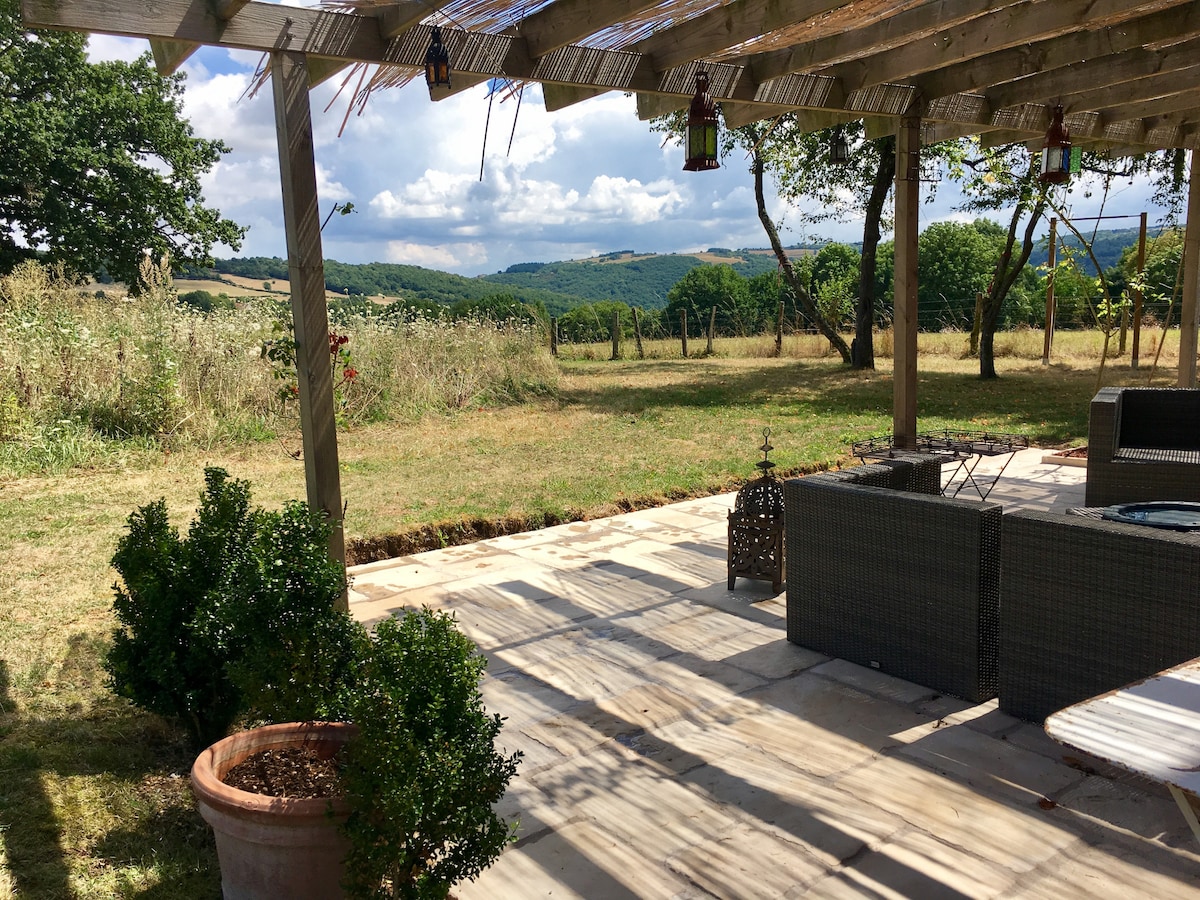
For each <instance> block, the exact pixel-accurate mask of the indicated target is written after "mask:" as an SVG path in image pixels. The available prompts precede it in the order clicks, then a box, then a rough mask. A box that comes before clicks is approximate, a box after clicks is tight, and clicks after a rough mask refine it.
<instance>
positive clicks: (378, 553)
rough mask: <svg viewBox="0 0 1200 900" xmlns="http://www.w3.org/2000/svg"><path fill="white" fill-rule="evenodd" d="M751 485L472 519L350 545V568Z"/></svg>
mask: <svg viewBox="0 0 1200 900" xmlns="http://www.w3.org/2000/svg"><path fill="white" fill-rule="evenodd" d="M825 468H826V467H825V466H818V465H812V466H793V467H792V468H789V469H783V470H781V471H780V472H779V473H778V475H779V477H781V478H799V477H801V476H803V475H811V474H812V473H814V472H820V471H823V470H824V469H825ZM749 480H750V479H749V478H730V479H728V481H726V482H722V483H720V484H714V485H711V486H706V487H703V488H695V489H693V490H671V491H667V492H666V493H664V494H659V495H657V496H651V495H646V496H642V497H621V498H619V499H617V500H615V501H613V502H612V503H611V504H608V505H605V506H602V507H598V508H595V509H590V510H566V511H564V512H563V513H562V514H557V513H542V514H540V515H529V516H499V517H497V518H494V519H488V518H484V517H482V516H471V517H467V518H463V519H458V520H447V521H444V522H436V523H430V524H426V525H414V526H412V527H410V528H407V529H404V530H403V531H398V532H394V533H392V534H384V535H378V536H376V537H369V538H353V539H351V540H348V541H347V542H346V564H347V565H350V566H356V565H362V564H364V563H369V562H379V561H381V560H385V559H392V558H394V557H397V556H409V555H411V554H413V553H422V552H424V551H426V550H440V549H441V548H443V547H457V546H460V545H462V544H473V543H475V542H476V541H482V540H487V539H488V538H495V537H504V536H505V535H510V534H522V533H524V532H527V531H537V530H539V529H542V528H552V527H554V526H555V525H566V524H568V523H570V522H586V521H588V520H590V519H600V518H605V517H607V516H612V515H616V514H617V513H626V512H635V511H637V510H639V509H655V508H657V507H659V506H666V505H668V504H670V503H678V502H680V501H681V500H693V499H696V498H699V497H711V496H714V495H716V494H725V493H729V492H731V491H736V490H738V489H739V488H740V487H742V485H744V484H746V482H747V481H749Z"/></svg>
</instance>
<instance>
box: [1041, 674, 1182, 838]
mask: <svg viewBox="0 0 1200 900" xmlns="http://www.w3.org/2000/svg"><path fill="white" fill-rule="evenodd" d="M1045 728H1046V733H1047V734H1048V735H1050V737H1052V738H1054V740H1056V741H1058V742H1059V743H1060V744H1064V745H1066V746H1068V747H1073V748H1075V749H1076V750H1081V751H1083V752H1084V753H1088V754H1091V755H1092V756H1095V757H1097V758H1099V759H1101V760H1104V761H1105V762H1108V763H1111V764H1112V765H1114V766H1118V767H1120V768H1122V769H1125V770H1127V771H1130V772H1134V773H1136V774H1138V775H1141V776H1143V777H1145V778H1149V779H1150V780H1152V781H1155V782H1158V783H1159V784H1164V785H1166V786H1167V789H1168V790H1169V791H1170V792H1171V796H1172V797H1174V798H1175V802H1176V803H1177V804H1178V806H1179V809H1180V811H1181V812H1182V813H1183V817H1184V818H1185V819H1186V820H1187V823H1188V825H1189V826H1190V827H1191V829H1192V834H1194V835H1195V836H1196V840H1197V841H1200V821H1198V820H1197V817H1196V808H1195V807H1194V806H1193V802H1195V801H1196V798H1197V796H1200V658H1198V659H1193V660H1191V661H1190V662H1186V663H1183V664H1182V665H1179V666H1175V667H1174V668H1171V669H1167V670H1165V671H1163V672H1159V673H1158V674H1157V675H1152V676H1151V677H1149V678H1146V679H1143V680H1142V681H1137V682H1134V683H1133V684H1129V685H1126V686H1125V687H1123V688H1118V689H1117V690H1115V691H1109V692H1108V693H1107V694H1101V695H1100V696H1098V697H1092V698H1091V699H1090V700H1084V701H1083V702H1082V703H1076V704H1075V705H1074V706H1068V707H1067V708H1066V709H1063V710H1060V711H1058V712H1056V713H1054V714H1052V715H1051V716H1049V717H1048V718H1047V719H1046V724H1045Z"/></svg>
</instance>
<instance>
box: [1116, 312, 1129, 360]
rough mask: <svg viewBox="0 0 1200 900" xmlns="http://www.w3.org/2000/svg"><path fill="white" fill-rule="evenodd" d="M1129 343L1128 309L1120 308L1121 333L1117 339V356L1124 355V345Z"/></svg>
mask: <svg viewBox="0 0 1200 900" xmlns="http://www.w3.org/2000/svg"><path fill="white" fill-rule="evenodd" d="M1128 341H1129V307H1128V306H1125V305H1123V304H1122V306H1121V333H1120V335H1119V336H1118V337H1117V356H1124V355H1125V345H1126V344H1127V343H1128Z"/></svg>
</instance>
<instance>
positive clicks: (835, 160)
mask: <svg viewBox="0 0 1200 900" xmlns="http://www.w3.org/2000/svg"><path fill="white" fill-rule="evenodd" d="M829 162H830V163H831V164H832V165H835V166H844V165H845V164H846V163H848V162H850V144H849V143H847V141H846V135H844V134H842V126H841V125H838V126H836V127H835V128H834V129H833V136H832V137H830V138H829Z"/></svg>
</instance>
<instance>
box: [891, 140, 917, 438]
mask: <svg viewBox="0 0 1200 900" xmlns="http://www.w3.org/2000/svg"><path fill="white" fill-rule="evenodd" d="M920 157H921V120H920V118H918V117H916V116H905V117H903V118H901V119H900V127H899V130H898V132H897V135H896V238H895V247H896V271H895V321H894V324H893V331H894V339H893V349H892V362H893V366H892V440H893V442H894V443H895V445H896V446H897V447H900V448H907V449H912V448H914V447H916V445H917V227H918V223H919V214H920V199H921V197H920V194H921V191H920V185H921V181H920V178H921V158H920Z"/></svg>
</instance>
